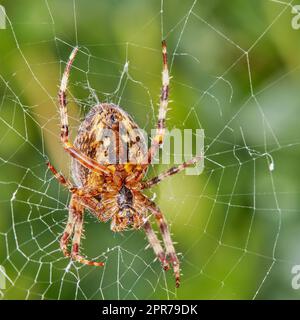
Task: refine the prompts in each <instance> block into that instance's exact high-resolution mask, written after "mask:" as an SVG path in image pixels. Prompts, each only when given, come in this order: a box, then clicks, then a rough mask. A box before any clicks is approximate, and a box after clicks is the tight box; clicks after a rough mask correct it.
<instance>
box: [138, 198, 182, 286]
mask: <svg viewBox="0 0 300 320" xmlns="http://www.w3.org/2000/svg"><path fill="white" fill-rule="evenodd" d="M136 198H137V201H139V202H140V203H141V204H143V205H144V206H145V207H146V208H148V209H149V210H150V211H151V212H152V213H153V215H154V217H155V220H156V222H157V224H158V227H159V229H160V232H161V234H162V238H163V241H164V244H165V248H166V256H169V257H170V260H171V264H172V266H173V271H174V275H175V283H176V287H177V288H178V287H179V285H180V264H179V260H178V258H177V255H176V251H175V248H174V245H173V242H172V239H171V235H170V231H169V228H168V224H167V221H166V219H165V217H164V216H163V214H162V212H161V211H160V209H159V208H158V207H157V206H156V204H155V203H154V202H153V201H151V200H150V199H148V198H147V197H146V196H145V195H143V194H142V193H140V192H139V193H136Z"/></svg>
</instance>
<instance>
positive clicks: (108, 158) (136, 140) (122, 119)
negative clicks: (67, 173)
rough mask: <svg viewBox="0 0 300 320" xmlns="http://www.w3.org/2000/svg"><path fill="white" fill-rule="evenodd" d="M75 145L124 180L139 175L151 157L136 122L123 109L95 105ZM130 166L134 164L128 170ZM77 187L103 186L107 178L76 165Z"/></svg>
mask: <svg viewBox="0 0 300 320" xmlns="http://www.w3.org/2000/svg"><path fill="white" fill-rule="evenodd" d="M74 145H75V147H76V148H78V149H79V150H80V151H82V152H83V153H84V154H85V155H87V156H88V157H89V158H91V159H93V160H96V161H97V162H98V163H100V164H104V165H107V166H114V171H118V172H120V173H122V176H124V178H125V177H126V176H127V175H129V174H131V173H132V172H134V171H135V167H136V165H138V164H141V163H142V162H143V160H144V159H145V156H146V154H147V143H146V140H145V137H144V135H143V133H142V131H141V129H140V128H139V127H138V125H137V124H136V123H135V122H134V121H133V119H132V118H131V117H130V116H129V115H128V114H127V113H126V112H125V111H123V110H122V109H121V108H120V107H119V106H117V105H114V104H109V103H103V104H99V105H95V106H94V107H93V108H92V109H91V110H90V112H89V113H88V114H87V115H86V117H85V119H84V120H83V122H82V123H81V125H80V127H79V130H78V133H77V136H76V138H75V141H74ZM128 164H131V165H130V166H128ZM72 169H73V170H72V173H73V178H74V180H75V181H76V183H77V185H81V186H87V185H90V184H93V185H97V184H103V177H102V176H101V175H99V174H98V173H94V172H92V171H90V170H89V169H87V168H85V167H84V166H82V165H81V164H80V163H79V162H78V161H77V160H76V159H73V161H72Z"/></svg>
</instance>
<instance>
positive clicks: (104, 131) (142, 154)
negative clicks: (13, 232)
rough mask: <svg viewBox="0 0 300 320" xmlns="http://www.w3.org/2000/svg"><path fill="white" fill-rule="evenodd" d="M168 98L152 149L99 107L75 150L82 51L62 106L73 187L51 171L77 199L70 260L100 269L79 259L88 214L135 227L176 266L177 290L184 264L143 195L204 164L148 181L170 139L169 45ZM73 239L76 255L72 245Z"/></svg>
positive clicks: (114, 109) (109, 107)
mask: <svg viewBox="0 0 300 320" xmlns="http://www.w3.org/2000/svg"><path fill="white" fill-rule="evenodd" d="M162 48H163V73H162V82H163V83H162V93H161V98H160V108H159V117H158V123H157V129H156V135H155V137H154V138H153V140H152V143H151V146H150V148H149V149H147V144H146V142H145V138H144V136H143V134H142V133H141V132H140V131H139V127H138V126H137V124H136V123H135V122H134V121H133V120H132V118H131V117H130V116H129V115H128V114H127V113H126V112H125V111H123V110H122V109H121V108H120V107H119V106H116V105H114V104H110V103H103V104H98V105H96V106H94V107H93V108H91V110H90V112H89V113H88V114H87V116H86V117H85V119H84V121H83V122H82V123H81V125H80V127H79V130H78V134H77V136H76V138H75V141H74V144H72V143H71V142H70V141H69V126H68V114H67V108H66V105H67V101H66V90H67V83H68V78H69V73H70V69H71V66H72V63H73V61H74V58H75V55H76V53H77V51H78V48H77V47H75V48H74V49H73V51H72V53H71V55H70V57H69V60H68V63H67V66H66V68H65V72H64V74H63V77H62V80H61V85H60V90H59V104H60V117H61V141H62V143H63V147H64V149H65V151H66V152H68V153H69V154H70V155H71V156H72V176H73V179H74V181H75V185H73V184H72V183H71V182H70V181H69V180H67V179H66V178H64V176H62V175H61V174H60V173H58V172H57V171H56V169H55V168H54V167H53V166H52V165H51V164H50V163H49V162H48V167H49V168H50V170H51V171H52V172H53V174H54V175H55V177H56V178H57V179H58V181H59V182H60V183H62V184H63V185H65V186H66V187H67V188H68V189H69V191H70V192H71V193H72V197H71V200H70V206H69V218H68V222H67V225H66V227H65V230H64V233H63V235H62V237H61V241H60V246H61V249H62V251H63V253H64V255H65V256H67V257H71V258H72V259H74V260H75V261H78V262H81V263H84V264H87V265H94V266H102V265H103V264H104V263H103V262H93V261H90V260H87V259H85V258H83V257H82V256H80V255H79V246H80V239H81V234H82V227H83V215H84V209H88V210H89V211H90V212H91V213H92V214H93V215H94V216H95V217H96V218H97V219H99V220H100V221H103V222H106V221H109V220H110V221H111V230H112V231H115V232H119V231H123V230H125V229H128V228H130V227H132V228H134V229H140V228H142V229H144V231H145V233H146V236H147V238H148V241H149V243H150V245H151V246H152V248H153V250H154V252H155V254H156V256H157V258H158V259H159V260H160V262H161V263H162V265H163V268H164V269H165V270H167V269H169V263H171V264H172V266H173V270H174V275H175V279H176V286H177V287H178V286H179V284H180V267H179V260H178V258H177V256H176V252H175V248H174V245H173V242H172V240H171V236H170V232H169V229H168V225H167V222H166V220H165V218H164V216H163V214H162V212H161V211H160V209H159V208H158V206H157V205H156V204H155V203H154V202H153V201H151V200H150V199H149V198H148V197H147V196H145V195H144V194H143V193H142V190H143V189H146V188H150V187H152V186H153V185H156V184H157V183H159V182H160V181H161V180H163V179H164V178H166V177H168V176H170V175H172V174H175V173H178V172H180V171H182V170H184V169H185V168H186V167H187V166H190V165H193V164H195V163H196V161H198V160H199V159H200V157H195V158H193V159H191V160H190V161H187V162H184V163H183V164H181V165H179V166H177V167H174V168H171V169H169V170H168V171H166V172H164V173H161V174H160V175H159V176H157V177H155V178H152V179H150V180H148V181H144V178H145V174H146V171H147V168H148V166H149V164H150V163H151V160H152V159H153V157H154V156H155V154H156V152H157V151H158V149H159V147H160V146H161V144H162V142H163V138H164V134H165V118H166V113H167V108H168V95H169V72H168V65H167V51H166V44H165V42H163V46H162ZM149 213H151V214H152V215H153V216H154V218H155V220H156V222H157V224H158V226H159V229H160V232H161V234H162V238H163V242H164V246H165V250H164V249H163V248H162V246H161V244H160V241H159V240H158V238H157V236H156V234H155V232H154V231H153V229H152V226H151V223H150V221H149V217H150V215H149ZM72 235H73V239H72V248H71V251H69V250H68V248H67V246H68V242H69V240H70V238H71V237H72Z"/></svg>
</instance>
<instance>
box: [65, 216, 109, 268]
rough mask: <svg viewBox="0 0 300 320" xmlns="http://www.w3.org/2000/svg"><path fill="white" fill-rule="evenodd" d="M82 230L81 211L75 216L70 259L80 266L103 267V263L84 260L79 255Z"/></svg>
mask: <svg viewBox="0 0 300 320" xmlns="http://www.w3.org/2000/svg"><path fill="white" fill-rule="evenodd" d="M82 230H83V211H82V212H81V214H77V216H76V222H75V227H74V236H73V241H72V251H71V257H72V259H73V260H75V261H77V262H80V263H82V264H86V265H89V266H95V267H103V266H104V262H95V261H90V260H87V259H85V258H84V257H82V256H81V255H80V254H79V247H80V240H81V235H82Z"/></svg>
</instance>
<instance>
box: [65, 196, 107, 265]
mask: <svg viewBox="0 0 300 320" xmlns="http://www.w3.org/2000/svg"><path fill="white" fill-rule="evenodd" d="M83 214H84V206H83V205H82V204H81V203H80V201H79V198H78V197H77V196H76V195H74V194H73V195H72V198H71V201H70V206H69V218H68V222H67V225H66V227H65V230H64V233H63V235H62V237H61V240H60V247H61V250H62V252H63V253H64V255H65V256H66V257H71V258H72V259H73V260H74V261H77V262H80V263H83V264H86V265H90V266H98V267H102V266H103V265H104V263H103V262H94V261H90V260H87V259H85V258H83V257H82V256H81V255H79V247H80V240H81V235H82V230H83ZM73 232H74V236H73V240H72V249H71V253H70V252H69V251H68V243H69V239H70V237H71V236H72V234H73Z"/></svg>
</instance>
